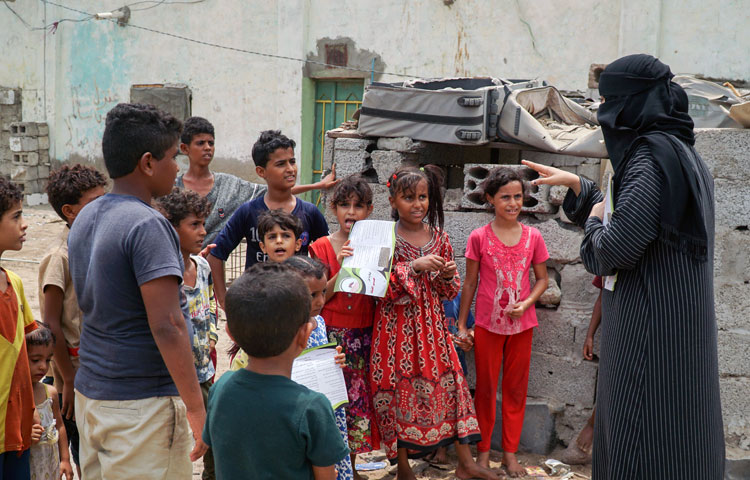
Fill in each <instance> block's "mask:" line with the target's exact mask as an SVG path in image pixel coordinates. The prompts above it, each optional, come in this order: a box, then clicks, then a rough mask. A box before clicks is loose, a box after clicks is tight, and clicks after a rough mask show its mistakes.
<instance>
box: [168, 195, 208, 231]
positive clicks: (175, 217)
mask: <svg viewBox="0 0 750 480" xmlns="http://www.w3.org/2000/svg"><path fill="white" fill-rule="evenodd" d="M156 208H157V209H158V210H159V211H160V212H161V213H162V215H164V216H165V217H166V218H167V220H169V223H171V224H172V226H173V227H174V228H177V227H179V226H180V222H182V221H183V220H184V219H185V217H187V216H188V215H190V214H191V213H192V214H193V215H195V216H196V217H198V218H206V217H207V216H208V214H209V213H211V204H210V203H208V200H206V198H205V197H201V196H200V195H199V194H198V193H196V192H194V191H192V190H187V189H184V190H183V189H181V188H179V187H174V188H173V189H172V191H171V192H170V193H169V194H168V195H164V196H163V197H160V198H158V199H156Z"/></svg>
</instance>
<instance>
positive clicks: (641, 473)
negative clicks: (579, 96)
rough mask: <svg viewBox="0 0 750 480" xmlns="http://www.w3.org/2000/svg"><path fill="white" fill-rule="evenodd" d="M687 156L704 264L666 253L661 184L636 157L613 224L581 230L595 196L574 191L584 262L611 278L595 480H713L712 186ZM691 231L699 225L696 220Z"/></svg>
mask: <svg viewBox="0 0 750 480" xmlns="http://www.w3.org/2000/svg"><path fill="white" fill-rule="evenodd" d="M689 150H691V155H690V156H691V159H692V160H693V168H695V169H696V171H697V172H698V178H699V182H700V189H701V198H700V205H701V208H702V210H703V218H704V219H705V220H704V221H705V223H706V231H707V232H708V242H709V243H708V260H707V261H706V262H704V263H701V262H698V261H696V260H694V259H692V258H689V257H688V256H686V255H683V254H682V253H680V252H678V251H676V250H674V249H672V248H670V247H668V246H666V245H664V244H663V243H662V242H661V241H659V239H658V235H659V231H660V221H659V219H660V213H659V203H660V201H659V199H660V193H661V190H662V185H663V184H664V175H663V174H662V172H661V170H660V169H659V167H658V166H657V164H656V163H655V161H654V160H653V157H652V156H651V153H650V151H649V150H648V148H647V147H641V148H639V149H638V150H636V151H635V152H634V154H633V158H632V159H631V160H630V161H629V162H628V164H627V166H626V167H625V168H626V169H627V170H626V172H625V175H624V177H623V181H622V185H619V187H618V189H617V193H616V196H615V203H614V205H615V211H614V214H613V216H612V220H611V223H610V224H609V225H607V227H604V226H602V223H601V221H600V220H599V219H596V218H592V219H588V215H589V213H590V211H591V208H592V207H593V205H594V204H595V203H597V202H599V201H601V200H602V194H601V193H600V192H599V191H598V190H597V189H596V187H595V186H594V184H593V183H591V182H589V181H588V180H586V179H581V194H580V195H579V196H578V197H576V196H575V195H574V194H573V192H572V191H570V192H569V193H568V196H567V197H566V199H565V203H564V205H563V207H564V209H565V212H566V214H567V215H568V217H569V218H570V219H572V220H573V221H575V222H576V223H577V224H578V225H579V226H581V227H583V228H584V229H585V236H584V240H583V244H582V245H581V258H582V259H583V262H584V264H585V266H586V269H587V270H588V271H590V272H592V273H594V274H597V275H609V274H612V273H614V272H618V278H617V283H616V285H615V289H614V291H608V290H604V294H603V297H602V312H603V313H602V319H603V320H602V337H601V353H600V358H601V359H600V362H599V380H598V384H597V396H596V423H595V427H594V457H593V470H592V471H593V479H594V480H601V479H638V480H643V479H655V480H656V479H658V480H662V479H671V478H674V479H681V480H685V479H700V480H713V479H716V480H720V479H722V478H723V471H724V431H723V426H722V418H721V402H720V398H719V374H718V364H717V353H716V319H715V316H714V292H713V250H714V200H713V179H712V177H711V175H710V173H709V171H708V169H707V168H706V165H705V164H704V163H703V161H702V160H701V159H700V157H699V156H698V155H697V154H696V153H695V152H694V150H692V149H689ZM696 221H697V220H696Z"/></svg>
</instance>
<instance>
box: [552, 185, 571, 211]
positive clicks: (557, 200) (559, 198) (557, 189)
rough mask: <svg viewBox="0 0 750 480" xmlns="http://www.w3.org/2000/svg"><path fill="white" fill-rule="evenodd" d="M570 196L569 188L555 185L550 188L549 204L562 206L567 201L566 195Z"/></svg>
mask: <svg viewBox="0 0 750 480" xmlns="http://www.w3.org/2000/svg"><path fill="white" fill-rule="evenodd" d="M567 194H568V187H563V186H561V185H553V186H551V187H550V188H549V203H551V204H552V205H558V206H559V205H562V204H563V202H564V201H565V195H567ZM561 210H562V209H561Z"/></svg>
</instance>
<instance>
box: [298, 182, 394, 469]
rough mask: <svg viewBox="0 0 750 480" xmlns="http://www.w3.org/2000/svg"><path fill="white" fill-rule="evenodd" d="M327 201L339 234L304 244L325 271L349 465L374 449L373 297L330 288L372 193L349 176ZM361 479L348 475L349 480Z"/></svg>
mask: <svg viewBox="0 0 750 480" xmlns="http://www.w3.org/2000/svg"><path fill="white" fill-rule="evenodd" d="M331 197H332V198H331V208H332V209H333V211H334V213H335V215H336V219H337V220H338V223H339V229H338V230H337V231H336V232H334V233H332V234H331V235H328V236H327V237H322V238H319V239H317V240H315V242H313V243H312V245H310V250H309V252H310V256H311V257H313V258H317V259H319V260H320V261H322V262H323V263H324V264H325V265H326V266H327V267H328V279H329V280H328V285H327V289H326V295H325V297H326V298H325V300H326V304H325V306H324V307H323V310H322V311H321V312H320V315H321V316H322V317H323V318H324V319H325V321H326V325H327V327H328V338H329V340H330V341H332V342H336V343H337V344H339V345H343V346H344V347H345V349H346V364H345V366H344V380H345V381H346V390H347V392H348V393H349V404H348V405H347V406H346V428H347V431H348V433H349V450H350V451H351V461H352V466H354V465H355V462H356V456H357V454H359V453H365V452H369V451H371V450H373V449H377V448H379V446H380V441H379V440H378V435H377V433H378V431H377V426H376V424H375V418H374V415H375V414H374V412H373V409H372V393H371V389H370V347H371V344H372V322H373V319H374V316H375V297H371V296H368V295H358V294H352V293H344V292H336V293H334V291H333V287H334V285H336V277H337V276H338V273H339V270H341V262H342V261H343V260H344V258H345V257H349V256H351V255H352V253H353V252H352V248H351V247H350V246H349V233H350V232H351V230H352V227H353V226H354V223H355V222H357V221H359V220H364V219H366V218H367V217H369V216H370V213H372V190H371V189H370V186H369V185H368V184H367V182H366V181H365V179H364V178H362V176H360V175H349V176H348V177H346V178H344V179H343V180H341V182H339V183H338V184H337V185H336V186H335V187H334V189H333V192H332V194H331ZM364 478H365V477H363V476H361V475H359V474H358V473H357V471H356V470H355V471H354V479H355V480H364Z"/></svg>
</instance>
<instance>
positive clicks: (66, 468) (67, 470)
mask: <svg viewBox="0 0 750 480" xmlns="http://www.w3.org/2000/svg"><path fill="white" fill-rule="evenodd" d="M63 477H65V480H73V467H71V465H70V461H69V460H61V461H60V480H61V479H62V478H63ZM55 480H57V479H55Z"/></svg>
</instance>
